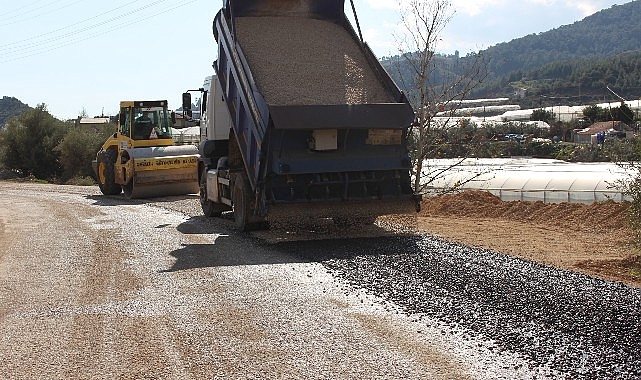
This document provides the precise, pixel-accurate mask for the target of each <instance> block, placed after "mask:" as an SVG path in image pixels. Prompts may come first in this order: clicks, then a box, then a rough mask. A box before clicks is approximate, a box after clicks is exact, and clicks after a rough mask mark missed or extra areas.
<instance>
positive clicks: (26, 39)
mask: <svg viewBox="0 0 641 380" xmlns="http://www.w3.org/2000/svg"><path fill="white" fill-rule="evenodd" d="M138 1H140V0H134V1H130V2H129V3H126V4H124V5H121V6H119V7H116V8H113V9H110V10H108V11H106V12H103V13H100V14H98V15H95V16H93V17H89V18H86V19H84V20H81V21H78V22H76V23H73V24H70V25H67V26H64V27H62V28H58V29H56V30H52V31H50V32H47V33H42V34H39V35H36V36H32V37H29V38H25V39H23V40H20V41H16V42H11V43H8V44H4V45H0V51H2V50H4V48H6V47H8V46H13V45H20V44H22V43H24V42H28V41H31V40H35V39H37V38H40V37H44V36H48V35H50V34H54V33H56V32H60V31H63V30H65V29H69V28H71V27H74V26H76V25H80V24H84V23H85V22H87V21H90V20H94V19H97V18H99V17H101V16H104V15H106V14H109V13H111V12H114V11H117V10H119V9H122V8H125V7H126V6H128V5H131V4H133V3H137V2H138Z"/></svg>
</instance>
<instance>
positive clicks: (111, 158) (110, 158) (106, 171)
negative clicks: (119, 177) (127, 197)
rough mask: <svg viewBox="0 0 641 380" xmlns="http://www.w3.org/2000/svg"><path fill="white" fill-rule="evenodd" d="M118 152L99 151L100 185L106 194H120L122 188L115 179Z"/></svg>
mask: <svg viewBox="0 0 641 380" xmlns="http://www.w3.org/2000/svg"><path fill="white" fill-rule="evenodd" d="M117 157H118V153H117V152H116V151H115V150H103V151H101V152H99V153H98V156H97V157H96V160H97V161H98V173H97V174H98V175H97V177H98V187H100V191H101V192H102V193H103V194H104V195H118V194H120V192H121V191H122V188H121V187H120V185H119V184H117V183H116V181H115V173H114V170H115V165H116V158H117Z"/></svg>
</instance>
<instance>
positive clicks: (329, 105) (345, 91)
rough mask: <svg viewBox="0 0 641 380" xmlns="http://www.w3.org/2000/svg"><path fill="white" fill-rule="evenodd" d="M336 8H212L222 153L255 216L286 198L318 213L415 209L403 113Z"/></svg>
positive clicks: (299, 4) (329, 2)
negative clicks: (223, 123)
mask: <svg viewBox="0 0 641 380" xmlns="http://www.w3.org/2000/svg"><path fill="white" fill-rule="evenodd" d="M343 8H344V0H281V1H274V0H263V1H257V0H254V1H248V0H236V1H232V0H228V1H227V3H226V5H225V7H224V8H223V9H222V10H221V12H219V14H218V15H217V16H216V19H215V21H214V35H215V37H216V39H217V41H218V50H219V52H218V57H219V58H218V60H217V61H216V63H215V65H214V68H215V70H216V77H215V78H216V79H215V80H216V81H218V88H220V90H219V91H220V92H221V94H220V96H221V98H222V99H223V100H224V104H225V105H226V108H227V109H228V110H229V119H230V121H229V123H228V124H230V125H231V129H232V131H233V133H232V134H231V135H230V137H229V141H230V143H229V144H228V147H229V149H228V152H225V154H227V156H226V157H227V158H228V160H227V161H225V162H226V163H227V164H228V166H229V170H230V172H229V174H230V175H231V176H232V177H233V174H234V173H237V172H238V171H240V170H241V169H242V170H244V171H245V172H246V175H247V178H245V179H243V181H246V182H247V183H248V185H249V187H250V189H251V190H249V192H250V193H251V194H253V196H252V197H253V200H254V201H253V202H252V210H251V214H252V215H254V216H258V217H265V216H268V214H272V215H273V214H275V212H274V210H276V209H277V208H278V207H279V206H291V205H293V204H298V205H299V206H300V205H301V204H303V205H306V207H304V209H305V210H306V212H309V213H314V211H319V213H321V214H323V216H331V213H332V212H330V211H328V210H332V209H336V210H340V211H343V213H344V211H345V210H350V211H349V213H358V212H359V211H363V213H364V214H367V215H375V214H386V213H390V211H392V212H394V211H398V212H407V211H409V210H415V209H416V207H417V204H418V202H417V197H415V195H414V194H413V192H412V189H411V185H410V183H411V182H410V174H409V169H410V159H409V154H408V150H407V144H406V138H407V131H408V128H409V126H410V124H411V122H412V121H413V119H414V112H413V110H412V107H411V106H410V104H409V102H408V101H407V98H406V97H405V96H404V94H403V93H401V91H400V90H399V89H398V87H397V86H396V85H395V84H394V82H393V81H392V80H391V79H390V77H389V75H388V74H387V72H386V71H385V70H384V69H383V68H382V66H381V65H380V63H379V62H378V60H377V59H376V57H375V56H374V55H373V53H372V51H371V50H370V49H369V47H368V46H367V45H366V44H365V43H364V42H363V41H361V40H360V39H359V38H358V36H357V35H356V33H355V31H354V30H353V28H352V27H351V25H350V23H349V21H348V19H347V17H346V16H345V14H344V11H343ZM212 128H215V127H213V126H212ZM219 145H220V144H219ZM221 156H222V155H221ZM211 157H212V159H210V160H209V162H216V160H215V159H214V158H216V154H213V155H211ZM216 169H219V168H216ZM223 169H227V168H223ZM221 175H223V176H225V175H228V173H227V172H226V171H225V170H223V171H222V172H221ZM229 179H230V183H231V182H234V180H233V178H231V177H230V178H229ZM219 193H222V191H221V192H219ZM232 198H233V197H232ZM232 201H233V199H232ZM232 203H233V202H232ZM384 205H385V206H384ZM292 209H294V208H293V207H292ZM299 209H300V208H299ZM328 214H329V215H328Z"/></svg>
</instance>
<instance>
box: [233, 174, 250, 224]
mask: <svg viewBox="0 0 641 380" xmlns="http://www.w3.org/2000/svg"><path fill="white" fill-rule="evenodd" d="M232 202H233V204H234V206H233V210H234V222H235V223H236V227H237V228H238V229H239V230H241V231H248V230H249V229H250V222H249V219H250V216H251V215H252V210H251V189H250V187H249V183H248V180H247V178H245V176H244V175H242V174H239V175H237V176H236V179H235V181H234V190H233V193H232Z"/></svg>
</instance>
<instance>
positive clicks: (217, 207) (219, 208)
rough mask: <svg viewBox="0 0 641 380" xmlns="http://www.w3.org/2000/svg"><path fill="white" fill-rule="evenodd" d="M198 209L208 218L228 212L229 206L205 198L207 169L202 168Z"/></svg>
mask: <svg viewBox="0 0 641 380" xmlns="http://www.w3.org/2000/svg"><path fill="white" fill-rule="evenodd" d="M199 187H200V207H202V209H203V214H204V215H205V216H206V217H208V218H211V217H214V216H220V215H221V214H222V213H223V211H228V210H229V206H227V205H225V204H221V203H216V202H214V201H211V200H209V199H208V198H207V168H204V169H203V171H202V174H201V176H200V183H199Z"/></svg>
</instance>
